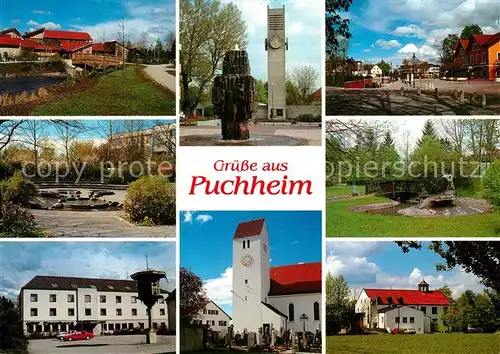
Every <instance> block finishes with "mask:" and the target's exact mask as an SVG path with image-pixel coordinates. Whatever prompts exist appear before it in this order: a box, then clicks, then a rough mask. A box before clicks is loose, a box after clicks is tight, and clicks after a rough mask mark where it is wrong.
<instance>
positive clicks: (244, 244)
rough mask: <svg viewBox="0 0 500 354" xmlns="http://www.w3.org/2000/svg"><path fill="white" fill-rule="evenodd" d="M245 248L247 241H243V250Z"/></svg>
mask: <svg viewBox="0 0 500 354" xmlns="http://www.w3.org/2000/svg"><path fill="white" fill-rule="evenodd" d="M246 246H247V241H245V240H243V249H245V248H246Z"/></svg>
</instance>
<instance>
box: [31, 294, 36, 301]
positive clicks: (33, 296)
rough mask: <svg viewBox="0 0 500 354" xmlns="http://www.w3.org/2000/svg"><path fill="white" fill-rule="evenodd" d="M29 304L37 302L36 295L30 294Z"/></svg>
mask: <svg viewBox="0 0 500 354" xmlns="http://www.w3.org/2000/svg"><path fill="white" fill-rule="evenodd" d="M30 302H38V294H31V295H30Z"/></svg>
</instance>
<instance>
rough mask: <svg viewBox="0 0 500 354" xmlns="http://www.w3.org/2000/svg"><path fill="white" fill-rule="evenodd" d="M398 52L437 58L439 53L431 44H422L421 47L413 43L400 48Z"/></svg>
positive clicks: (423, 57)
mask: <svg viewBox="0 0 500 354" xmlns="http://www.w3.org/2000/svg"><path fill="white" fill-rule="evenodd" d="M398 54H403V55H405V56H408V55H410V54H415V55H417V56H419V59H431V58H436V57H437V56H438V53H437V51H436V49H435V48H433V47H431V46H429V45H425V44H424V45H422V46H421V47H420V48H419V47H417V46H416V45H415V44H413V43H409V44H407V45H405V46H404V47H403V48H401V49H399V50H398Z"/></svg>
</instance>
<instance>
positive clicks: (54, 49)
mask: <svg viewBox="0 0 500 354" xmlns="http://www.w3.org/2000/svg"><path fill="white" fill-rule="evenodd" d="M35 50H48V51H51V52H57V51H59V50H61V48H60V47H57V46H55V45H43V44H37V45H36V46H35Z"/></svg>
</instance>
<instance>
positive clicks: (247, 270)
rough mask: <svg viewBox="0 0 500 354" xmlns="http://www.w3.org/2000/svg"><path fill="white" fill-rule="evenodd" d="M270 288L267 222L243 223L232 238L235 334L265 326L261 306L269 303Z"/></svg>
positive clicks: (255, 330) (253, 330)
mask: <svg viewBox="0 0 500 354" xmlns="http://www.w3.org/2000/svg"><path fill="white" fill-rule="evenodd" d="M270 286H271V279H270V265H269V239H268V236H267V229H266V222H265V220H264V219H257V220H252V221H247V222H242V223H240V224H239V225H238V227H237V229H236V232H235V233H234V236H233V304H232V312H233V313H232V317H233V325H234V331H235V333H236V332H239V333H243V331H244V330H245V329H246V330H247V331H249V332H257V331H258V329H259V328H260V327H261V326H262V303H263V302H264V303H267V296H268V294H269V290H270Z"/></svg>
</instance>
